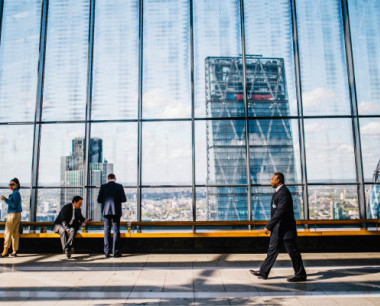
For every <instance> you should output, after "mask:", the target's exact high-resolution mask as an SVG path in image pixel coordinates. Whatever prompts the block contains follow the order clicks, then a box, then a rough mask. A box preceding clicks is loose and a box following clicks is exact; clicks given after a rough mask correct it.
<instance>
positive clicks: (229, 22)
mask: <svg viewBox="0 0 380 306" xmlns="http://www.w3.org/2000/svg"><path fill="white" fill-rule="evenodd" d="M193 5H194V11H193V14H194V57H195V59H194V75H195V80H194V82H195V84H194V86H195V116H196V117H206V116H207V117H214V116H217V117H220V116H227V115H226V113H228V112H232V111H234V112H235V113H237V114H239V116H242V115H244V113H241V105H242V102H241V99H240V100H239V102H237V103H236V102H232V101H229V99H230V98H229V96H228V94H229V89H231V88H234V91H235V92H239V94H240V95H241V94H243V80H242V72H241V71H240V72H239V71H238V69H241V66H240V67H236V66H235V63H236V61H238V60H239V59H238V58H236V57H239V56H241V53H242V52H241V34H240V33H241V32H240V1H239V0H219V1H212V0H197V1H194V2H193ZM221 56H223V57H228V58H227V59H226V63H222V62H223V59H220V58H219V59H218V58H214V59H213V58H211V57H221ZM233 57H235V59H234V58H233ZM219 60H220V61H222V62H221V63H219V64H218V63H217V62H218V61H219ZM216 67H220V70H219V71H214V70H212V69H214V68H216ZM230 73H231V75H230ZM217 76H221V78H222V79H220V78H219V77H217ZM229 76H230V77H231V78H233V80H231V82H229V79H227V78H228V77H229ZM221 80H222V84H221V83H220V81H221ZM223 83H227V84H229V87H228V88H222V87H221V85H222V86H223ZM235 100H236V99H235ZM239 104H240V105H239ZM206 105H207V109H206ZM223 105H226V109H225V112H224V113H222V114H219V115H218V114H216V113H215V111H214V110H212V109H211V108H212V107H215V108H216V110H218V109H221V108H222V107H223ZM234 108H235V110H234ZM239 109H240V113H239Z"/></svg>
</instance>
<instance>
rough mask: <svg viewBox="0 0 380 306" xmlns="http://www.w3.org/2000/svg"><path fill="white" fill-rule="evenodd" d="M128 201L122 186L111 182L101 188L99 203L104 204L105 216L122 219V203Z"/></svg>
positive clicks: (103, 212)
mask: <svg viewBox="0 0 380 306" xmlns="http://www.w3.org/2000/svg"><path fill="white" fill-rule="evenodd" d="M126 201H127V199H126V197H125V192H124V188H123V186H122V185H120V184H118V183H116V182H114V181H109V182H108V183H107V184H104V185H102V186H101V187H100V190H99V195H98V203H101V204H102V214H103V216H119V217H121V215H122V210H121V203H124V202H126Z"/></svg>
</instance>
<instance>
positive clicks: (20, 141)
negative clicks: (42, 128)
mask: <svg viewBox="0 0 380 306" xmlns="http://www.w3.org/2000/svg"><path fill="white" fill-rule="evenodd" d="M33 132H34V127H33V125H0V173H1V175H0V186H8V184H9V181H10V180H11V179H12V178H14V177H17V178H18V179H19V181H20V184H21V186H30V180H31V169H32V157H33Z"/></svg>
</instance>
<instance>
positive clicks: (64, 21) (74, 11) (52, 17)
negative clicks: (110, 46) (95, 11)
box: [42, 0, 90, 120]
mask: <svg viewBox="0 0 380 306" xmlns="http://www.w3.org/2000/svg"><path fill="white" fill-rule="evenodd" d="M89 12H90V6H89V1H86V0H67V1H60V0H50V1H49V15H48V28H47V41H46V59H45V80H44V82H45V83H44V101H43V112H42V118H43V120H84V119H85V111H86V95H87V92H86V90H87V57H88V54H87V53H88V28H89V15H90V13H89Z"/></svg>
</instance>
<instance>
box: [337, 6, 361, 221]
mask: <svg viewBox="0 0 380 306" xmlns="http://www.w3.org/2000/svg"><path fill="white" fill-rule="evenodd" d="M341 1H342V3H341V4H342V5H341V6H342V18H343V28H344V42H345V51H346V63H347V74H348V87H349V92H350V104H351V115H352V134H353V142H354V152H355V166H356V167H355V169H356V178H357V180H358V181H359V184H360V185H359V186H358V197H359V211H360V219H365V218H366V217H367V210H366V199H365V186H364V173H363V157H362V152H361V140H360V123H359V109H358V101H357V94H356V80H355V69H354V59H353V50H352V41H351V28H350V18H349V11H348V2H347V0H341Z"/></svg>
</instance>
